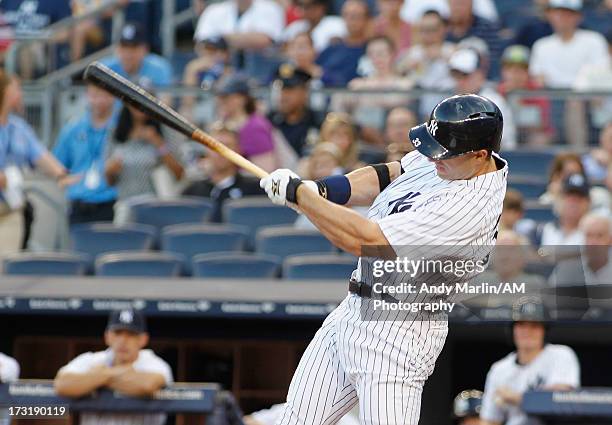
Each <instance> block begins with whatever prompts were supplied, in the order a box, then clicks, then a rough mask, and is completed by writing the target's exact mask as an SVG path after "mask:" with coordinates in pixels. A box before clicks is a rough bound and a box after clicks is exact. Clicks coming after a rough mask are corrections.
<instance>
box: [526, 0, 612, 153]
mask: <svg viewBox="0 0 612 425" xmlns="http://www.w3.org/2000/svg"><path fill="white" fill-rule="evenodd" d="M581 10H582V0H549V2H548V10H547V12H546V14H547V18H548V21H549V22H550V24H551V26H552V28H553V31H554V32H553V34H552V35H549V36H547V37H543V38H541V39H539V40H538V41H536V42H535V44H534V45H533V49H532V54H531V60H530V63H529V70H530V72H531V73H532V74H533V75H534V76H535V78H536V79H537V80H538V81H539V82H540V83H542V84H543V85H544V86H546V87H549V88H553V89H569V88H571V87H572V86H573V84H574V81H575V80H576V77H577V76H578V73H579V71H580V69H581V68H582V67H583V66H585V65H607V64H608V62H609V54H608V45H607V43H606V40H605V38H604V37H603V36H602V35H601V34H599V33H597V32H595V31H589V30H583V29H579V28H578V25H579V24H580V21H581V19H582V13H581ZM555 112H556V113H557V114H558V115H563V114H564V120H559V119H557V120H556V121H557V122H558V123H563V124H561V125H560V126H559V128H558V129H557V133H558V134H560V135H564V136H565V138H566V139H567V141H568V142H570V143H572V144H574V145H577V146H584V145H586V143H587V138H588V134H587V123H586V118H585V110H584V103H583V102H582V101H580V100H569V101H567V102H565V104H564V103H563V102H558V101H557V102H554V103H553V113H555ZM563 125H564V127H563ZM562 141H565V140H562Z"/></svg>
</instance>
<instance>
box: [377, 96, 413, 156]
mask: <svg viewBox="0 0 612 425" xmlns="http://www.w3.org/2000/svg"><path fill="white" fill-rule="evenodd" d="M417 123H418V120H417V117H416V116H415V115H414V112H412V111H411V110H410V109H408V108H404V107H403V106H398V107H396V108H393V109H391V111H389V114H388V115H387V121H386V125H385V139H386V143H387V146H388V147H389V146H390V145H396V146H397V147H398V148H401V149H402V150H405V151H407V152H410V151H412V150H414V146H412V143H410V138H409V137H408V132H409V131H410V129H411V128H412V127H414V126H416V125H417Z"/></svg>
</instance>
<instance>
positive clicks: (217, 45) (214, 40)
mask: <svg viewBox="0 0 612 425" xmlns="http://www.w3.org/2000/svg"><path fill="white" fill-rule="evenodd" d="M201 43H202V44H203V45H204V46H206V47H211V48H213V49H217V50H227V49H228V48H229V46H228V45H227V41H226V40H225V38H223V37H221V36H214V37H209V38H205V39H204V40H202V42H201Z"/></svg>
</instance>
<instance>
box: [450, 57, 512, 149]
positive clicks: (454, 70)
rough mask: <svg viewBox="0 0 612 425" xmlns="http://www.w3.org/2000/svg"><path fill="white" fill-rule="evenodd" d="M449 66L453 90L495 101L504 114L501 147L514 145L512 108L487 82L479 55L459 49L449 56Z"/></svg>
mask: <svg viewBox="0 0 612 425" xmlns="http://www.w3.org/2000/svg"><path fill="white" fill-rule="evenodd" d="M449 66H450V70H451V76H452V77H453V79H454V80H455V91H456V92H457V93H458V94H467V93H477V94H479V95H481V96H484V97H487V98H489V99H491V100H492V101H493V102H495V104H496V105H497V106H498V107H499V109H500V110H501V112H502V114H503V116H504V129H503V130H504V131H503V136H502V144H501V146H502V149H512V148H514V147H516V143H517V141H516V127H515V124H514V117H513V114H512V109H510V107H509V106H508V104H507V103H506V101H505V100H504V98H503V97H502V96H500V94H499V93H498V92H497V91H496V90H495V89H494V88H493V87H492V86H491V85H490V84H489V83H487V79H486V71H485V69H483V67H484V65H483V60H482V58H481V56H480V55H479V54H478V53H477V52H476V51H475V50H473V49H466V48H464V49H460V50H457V51H456V52H455V53H453V55H452V56H451V57H450V60H449Z"/></svg>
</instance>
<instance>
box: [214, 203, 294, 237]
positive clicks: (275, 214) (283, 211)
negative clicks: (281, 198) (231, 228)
mask: <svg viewBox="0 0 612 425" xmlns="http://www.w3.org/2000/svg"><path fill="white" fill-rule="evenodd" d="M296 217H297V213H296V212H295V211H293V210H292V209H291V208H287V207H283V206H279V205H274V204H273V203H272V202H270V200H269V199H268V198H264V197H244V198H241V199H232V200H229V201H227V202H225V204H224V205H223V219H224V221H225V222H226V223H228V224H237V225H240V226H247V227H248V229H249V247H253V246H254V242H255V234H256V233H257V230H259V228H260V227H262V226H272V225H281V224H293V223H294V222H295V219H296Z"/></svg>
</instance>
